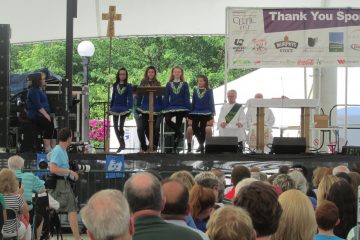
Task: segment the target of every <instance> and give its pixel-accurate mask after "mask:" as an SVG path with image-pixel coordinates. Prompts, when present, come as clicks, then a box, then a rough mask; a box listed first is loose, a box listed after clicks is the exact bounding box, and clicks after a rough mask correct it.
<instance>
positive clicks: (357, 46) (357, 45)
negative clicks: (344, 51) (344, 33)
mask: <svg viewBox="0 0 360 240" xmlns="http://www.w3.org/2000/svg"><path fill="white" fill-rule="evenodd" d="M350 47H351V48H352V49H354V50H356V51H360V43H353V44H351V45H350Z"/></svg>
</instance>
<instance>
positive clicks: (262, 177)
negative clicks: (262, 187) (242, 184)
mask: <svg viewBox="0 0 360 240" xmlns="http://www.w3.org/2000/svg"><path fill="white" fill-rule="evenodd" d="M250 177H251V178H255V179H257V180H259V181H263V182H265V181H266V180H267V176H266V173H263V172H251V173H250Z"/></svg>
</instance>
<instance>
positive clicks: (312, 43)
mask: <svg viewBox="0 0 360 240" xmlns="http://www.w3.org/2000/svg"><path fill="white" fill-rule="evenodd" d="M318 40H319V38H317V37H308V41H307V45H308V46H309V47H315V45H316V44H317V42H318Z"/></svg>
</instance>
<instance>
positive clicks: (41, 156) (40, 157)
mask: <svg viewBox="0 0 360 240" xmlns="http://www.w3.org/2000/svg"><path fill="white" fill-rule="evenodd" d="M43 161H45V162H47V163H48V164H49V161H48V159H47V154H46V153H37V154H36V169H40V168H39V164H40V163H41V162H43ZM46 174H47V172H36V176H38V177H39V178H41V177H42V176H45V175H46Z"/></svg>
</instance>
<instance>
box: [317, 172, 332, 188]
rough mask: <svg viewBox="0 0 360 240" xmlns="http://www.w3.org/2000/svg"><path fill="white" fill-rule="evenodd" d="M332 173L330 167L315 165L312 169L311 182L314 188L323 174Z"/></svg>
mask: <svg viewBox="0 0 360 240" xmlns="http://www.w3.org/2000/svg"><path fill="white" fill-rule="evenodd" d="M329 174H332V169H331V168H328V167H317V168H315V170H314V171H313V179H312V183H313V186H314V187H315V188H318V186H319V184H320V181H321V180H322V179H323V177H324V176H325V175H329Z"/></svg>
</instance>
